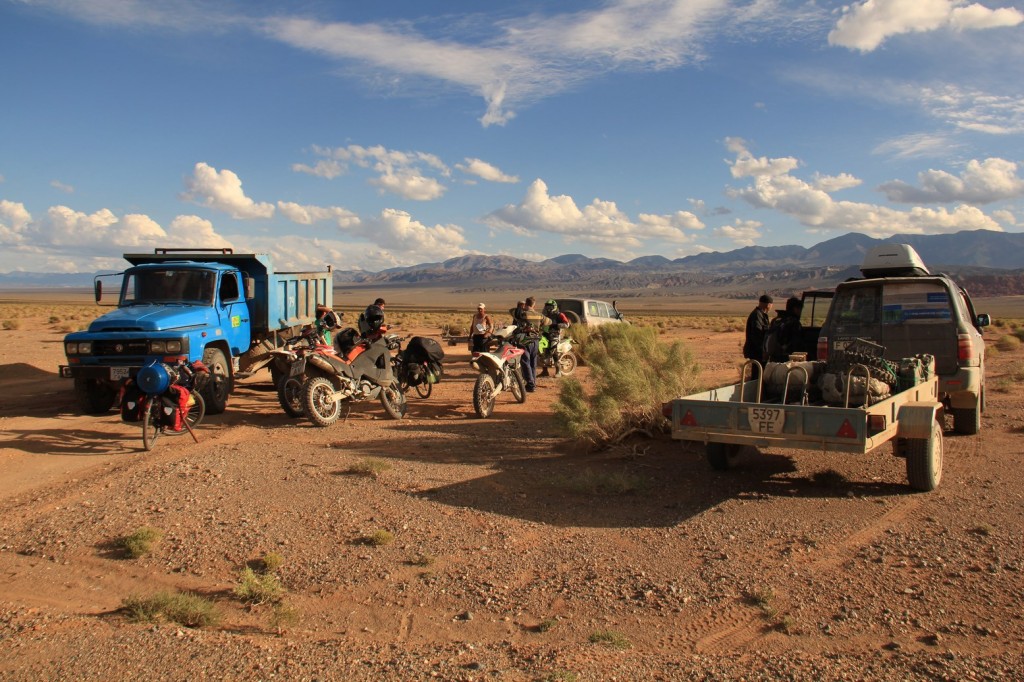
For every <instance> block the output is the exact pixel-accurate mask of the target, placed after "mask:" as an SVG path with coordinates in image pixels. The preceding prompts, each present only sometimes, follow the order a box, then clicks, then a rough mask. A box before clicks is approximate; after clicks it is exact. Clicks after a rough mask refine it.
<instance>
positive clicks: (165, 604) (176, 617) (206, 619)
mask: <svg viewBox="0 0 1024 682" xmlns="http://www.w3.org/2000/svg"><path fill="white" fill-rule="evenodd" d="M121 606H122V608H123V609H124V611H125V612H126V613H127V614H128V619H129V620H131V621H134V622H143V623H150V622H154V621H159V620H167V621H170V622H172V623H177V624H178V625H184V626H185V627H189V628H201V627H204V626H207V625H216V624H217V623H218V622H220V614H219V613H218V612H217V607H216V605H215V604H214V603H213V602H212V601H210V600H209V599H206V598H205V597H200V596H199V595H197V594H192V593H191V592H174V593H171V592H157V593H156V594H154V595H152V596H150V597H134V596H133V597H128V598H127V599H125V600H124V601H122V602H121Z"/></svg>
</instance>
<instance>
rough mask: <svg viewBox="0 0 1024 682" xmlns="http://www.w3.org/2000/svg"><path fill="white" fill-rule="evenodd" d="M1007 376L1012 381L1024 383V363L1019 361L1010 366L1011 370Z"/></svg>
mask: <svg viewBox="0 0 1024 682" xmlns="http://www.w3.org/2000/svg"><path fill="white" fill-rule="evenodd" d="M1006 376H1007V377H1009V379H1010V380H1011V381H1015V382H1022V381H1024V362H1021V361H1019V360H1018V361H1017V362H1014V363H1013V364H1012V365H1010V367H1009V369H1008V370H1007V372H1006Z"/></svg>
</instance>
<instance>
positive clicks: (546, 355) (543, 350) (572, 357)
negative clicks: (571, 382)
mask: <svg viewBox="0 0 1024 682" xmlns="http://www.w3.org/2000/svg"><path fill="white" fill-rule="evenodd" d="M575 345H576V341H575V339H571V338H569V337H568V336H566V335H565V334H562V335H561V337H560V338H559V340H558V343H557V344H555V345H554V346H552V345H551V342H550V340H549V339H548V336H547V334H542V335H541V337H540V346H539V347H538V349H537V352H538V355H537V369H541V370H544V371H545V372H546V371H547V370H548V369H549V368H551V367H555V362H556V360H555V358H558V360H557V363H558V367H557V371H558V373H560V374H563V375H569V374H572V373H573V372H574V371H576V365H578V364H579V359H578V358H577V357H576V351H574V350H573V346H575Z"/></svg>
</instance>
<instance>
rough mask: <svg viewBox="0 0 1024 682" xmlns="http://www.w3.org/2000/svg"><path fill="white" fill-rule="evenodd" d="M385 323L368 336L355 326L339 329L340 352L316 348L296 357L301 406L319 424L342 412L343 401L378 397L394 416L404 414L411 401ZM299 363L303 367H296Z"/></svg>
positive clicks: (294, 367)
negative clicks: (399, 375) (394, 360)
mask: <svg viewBox="0 0 1024 682" xmlns="http://www.w3.org/2000/svg"><path fill="white" fill-rule="evenodd" d="M386 331H387V328H386V327H381V328H380V331H379V332H374V333H372V334H370V335H369V336H368V337H365V338H364V337H361V336H360V335H359V332H357V331H356V330H355V329H345V330H342V331H340V332H338V338H337V340H336V343H337V349H338V351H339V352H338V353H320V352H314V353H309V354H306V355H305V356H303V357H302V358H300V359H298V360H296V362H295V365H293V367H292V372H304V373H305V374H306V380H305V382H304V383H303V385H302V406H303V409H304V410H305V413H306V416H307V417H309V418H310V420H311V421H312V422H313V423H314V424H316V425H317V426H330V425H331V424H333V423H334V422H336V421H338V418H339V417H340V416H341V403H342V402H344V401H352V402H357V401H363V400H372V399H374V398H379V399H380V403H381V405H383V406H384V411H385V412H387V414H388V416H389V417H391V418H392V419H401V418H402V417H404V416H405V412H406V409H407V405H408V403H407V402H406V399H405V394H404V393H403V392H402V389H401V388H400V387H399V385H398V379H396V378H395V374H394V372H393V371H392V369H391V352H390V351H389V350H388V340H387V338H386V337H385V332H386ZM296 366H300V367H301V369H300V370H296Z"/></svg>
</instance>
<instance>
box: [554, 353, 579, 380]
mask: <svg viewBox="0 0 1024 682" xmlns="http://www.w3.org/2000/svg"><path fill="white" fill-rule="evenodd" d="M577 364H578V361H577V360H576V354H575V353H573V352H572V351H567V352H565V353H563V354H562V355H561V357H559V358H558V371H560V372H561V373H562V374H563V375H568V374H572V373H573V372H575V371H576V365H577Z"/></svg>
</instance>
